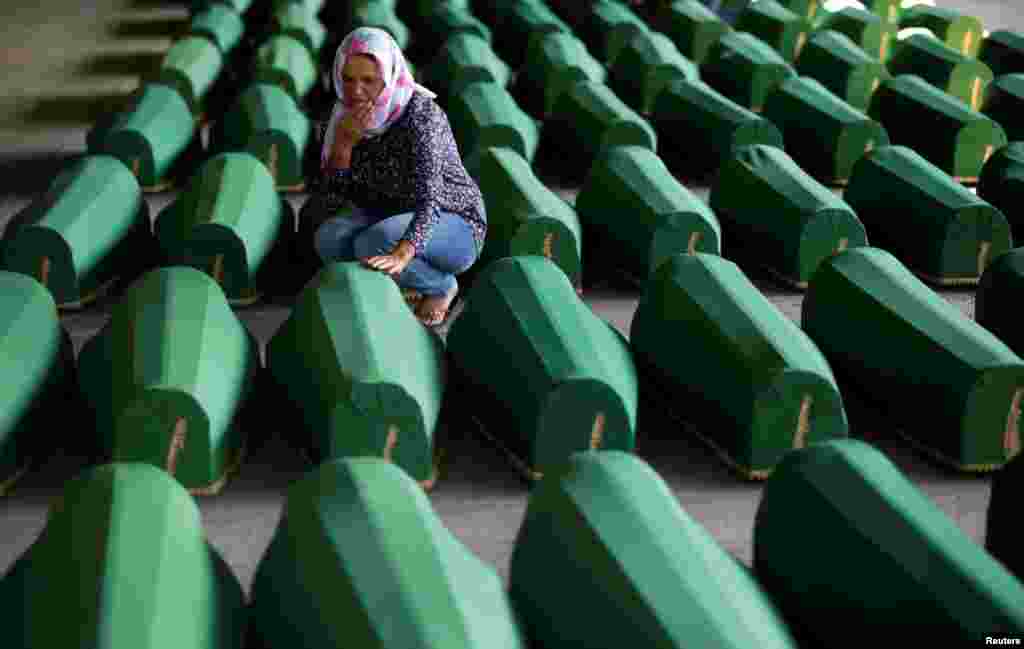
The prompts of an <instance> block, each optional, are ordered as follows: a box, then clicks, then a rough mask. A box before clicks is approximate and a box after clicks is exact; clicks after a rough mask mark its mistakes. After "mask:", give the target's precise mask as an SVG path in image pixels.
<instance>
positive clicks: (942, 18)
mask: <svg viewBox="0 0 1024 649" xmlns="http://www.w3.org/2000/svg"><path fill="white" fill-rule="evenodd" d="M908 27H924V28H925V29H928V30H930V31H931V32H932V33H933V34H935V36H937V37H938V38H939V40H941V41H942V42H943V43H945V44H946V45H948V46H949V47H951V48H953V49H954V50H956V51H957V52H959V53H960V54H962V55H963V56H966V57H969V58H972V59H973V58H974V57H976V56H977V55H978V48H979V47H980V46H981V41H982V38H983V30H982V27H981V21H980V20H978V19H977V18H975V17H974V16H968V15H965V14H962V13H960V12H958V11H956V10H955V9H951V8H949V7H930V6H928V5H923V4H922V5H917V6H914V7H910V8H909V9H907V10H906V11H903V12H902V13H901V14H900V29H906V28H908Z"/></svg>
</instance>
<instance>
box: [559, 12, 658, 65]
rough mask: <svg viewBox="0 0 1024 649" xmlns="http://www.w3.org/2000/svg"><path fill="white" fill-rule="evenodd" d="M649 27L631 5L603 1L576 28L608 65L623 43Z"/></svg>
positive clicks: (591, 49)
mask: <svg viewBox="0 0 1024 649" xmlns="http://www.w3.org/2000/svg"><path fill="white" fill-rule="evenodd" d="M648 29H649V27H648V26H647V23H646V22H644V20H643V18H641V17H640V16H638V15H637V14H636V12H635V11H633V10H632V9H631V8H630V7H629V6H628V5H627V4H625V3H622V2H613V1H610V0H599V1H598V2H594V3H593V4H591V6H590V7H589V12H588V13H587V16H586V18H585V19H584V22H583V24H582V25H581V26H580V27H578V28H577V29H576V30H575V33H576V34H578V35H579V37H580V38H581V39H583V42H584V43H586V44H587V49H588V50H590V52H591V53H592V54H593V55H594V56H595V57H596V58H597V60H599V61H603V62H604V63H605V65H609V66H610V65H612V64H613V63H614V62H615V57H616V56H618V53H619V49H620V48H621V47H622V45H623V44H624V43H625V42H626V41H627V40H629V39H630V38H632V36H633V34H635V33H636V32H638V31H647V30H648Z"/></svg>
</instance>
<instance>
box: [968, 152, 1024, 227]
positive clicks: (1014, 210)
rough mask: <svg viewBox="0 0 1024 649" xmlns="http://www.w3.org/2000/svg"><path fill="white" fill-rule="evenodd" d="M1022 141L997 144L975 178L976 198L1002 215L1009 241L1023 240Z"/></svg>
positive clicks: (1023, 185)
mask: <svg viewBox="0 0 1024 649" xmlns="http://www.w3.org/2000/svg"><path fill="white" fill-rule="evenodd" d="M1022 191H1024V142H1010V143H1009V144H1007V145H1006V146H1003V147H1000V148H999V149H998V150H997V151H996V152H995V153H993V154H992V156H991V157H990V158H989V159H988V161H987V162H986V163H985V166H984V167H982V169H981V176H980V177H979V178H978V187H977V195H978V198H981V199H982V200H984V201H986V202H988V203H989V204H990V205H992V206H993V207H995V208H996V209H998V210H999V211H1000V212H1002V213H1003V216H1004V217H1006V220H1007V222H1009V224H1010V234H1011V237H1012V239H1013V241H1015V242H1017V243H1018V244H1024V205H1022V204H1021V202H1020V197H1021V195H1022V194H1021V192H1022Z"/></svg>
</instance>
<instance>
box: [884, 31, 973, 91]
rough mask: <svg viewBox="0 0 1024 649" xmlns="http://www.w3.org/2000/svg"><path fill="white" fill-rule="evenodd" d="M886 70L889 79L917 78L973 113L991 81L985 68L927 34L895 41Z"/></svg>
mask: <svg viewBox="0 0 1024 649" xmlns="http://www.w3.org/2000/svg"><path fill="white" fill-rule="evenodd" d="M888 67H889V72H891V73H892V74H893V75H900V74H913V75H917V76H919V77H921V78H922V79H924V80H925V81H927V82H929V83H931V84H933V85H934V86H935V87H936V88H940V89H942V90H944V91H945V92H947V93H949V94H950V95H952V96H954V97H956V98H957V99H959V100H960V101H962V102H964V103H965V104H967V105H968V106H969V107H970V108H971V109H973V110H979V109H980V108H981V104H982V101H983V100H984V99H985V88H986V87H987V86H988V84H990V83H991V82H992V79H993V76H992V70H990V69H989V67H988V66H987V65H985V64H984V63H982V62H981V61H978V60H977V59H973V58H968V57H965V56H964V55H963V54H961V53H959V52H957V51H956V50H954V49H953V48H951V47H949V46H948V45H946V44H944V43H943V42H941V41H940V40H939V39H937V38H935V37H933V36H929V35H927V34H912V35H910V36H908V37H907V38H905V39H903V40H901V41H899V42H898V44H897V46H896V49H895V51H894V52H893V55H892V58H890V59H889V62H888Z"/></svg>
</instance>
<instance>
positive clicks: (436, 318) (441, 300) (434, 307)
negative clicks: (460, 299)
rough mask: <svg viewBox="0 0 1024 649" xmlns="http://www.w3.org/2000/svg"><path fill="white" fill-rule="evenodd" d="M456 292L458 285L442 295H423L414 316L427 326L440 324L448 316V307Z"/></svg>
mask: <svg viewBox="0 0 1024 649" xmlns="http://www.w3.org/2000/svg"><path fill="white" fill-rule="evenodd" d="M458 292H459V289H458V287H455V288H453V289H452V290H451V291H449V292H447V293H445V294H444V295H425V296H423V300H422V301H421V302H420V305H419V308H417V309H416V317H417V318H419V319H420V322H422V323H423V324H425V325H427V326H428V327H434V326H436V325H439V324H441V323H442V322H444V319H445V317H447V316H448V307H449V306H451V303H452V300H454V299H455V295H456V293H458Z"/></svg>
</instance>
